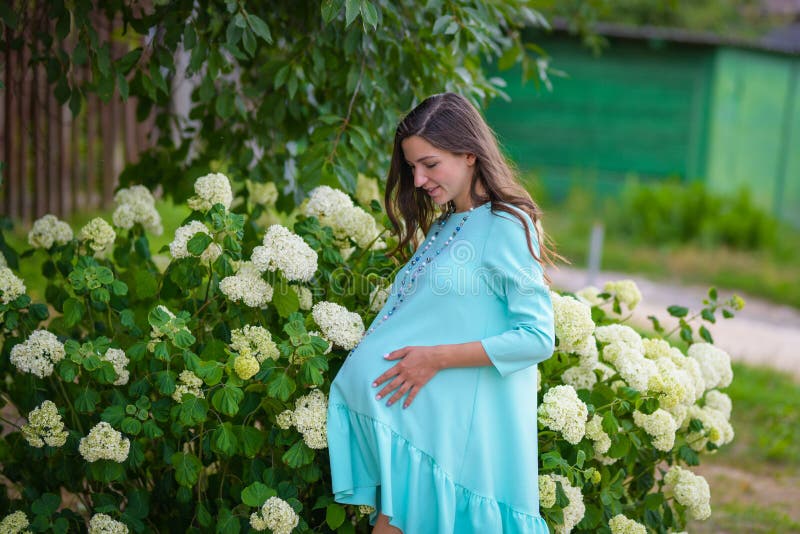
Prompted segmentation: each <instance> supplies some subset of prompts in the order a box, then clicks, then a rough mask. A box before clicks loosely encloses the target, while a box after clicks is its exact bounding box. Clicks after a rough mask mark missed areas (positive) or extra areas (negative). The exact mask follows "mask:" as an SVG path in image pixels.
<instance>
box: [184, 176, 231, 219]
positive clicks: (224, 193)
mask: <svg viewBox="0 0 800 534" xmlns="http://www.w3.org/2000/svg"><path fill="white" fill-rule="evenodd" d="M194 192H195V195H194V196H193V197H191V198H190V199H189V200H188V201H187V202H186V203H187V204H188V205H189V207H190V208H192V209H193V210H195V211H208V210H210V209H211V208H212V207H213V206H214V204H222V205H223V206H224V208H225V209H226V210H228V209H230V208H231V203H232V202H233V191H232V190H231V182H230V180H228V177H227V176H225V175H224V174H221V173H210V174H206V175H205V176H201V177H200V178H198V179H197V180H195V182H194Z"/></svg>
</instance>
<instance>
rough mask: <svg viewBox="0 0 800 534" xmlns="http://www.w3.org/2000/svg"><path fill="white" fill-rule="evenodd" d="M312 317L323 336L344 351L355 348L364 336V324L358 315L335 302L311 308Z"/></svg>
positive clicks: (319, 303) (321, 303)
mask: <svg viewBox="0 0 800 534" xmlns="http://www.w3.org/2000/svg"><path fill="white" fill-rule="evenodd" d="M311 316H312V317H313V318H314V322H315V323H317V325H319V327H320V329H321V330H322V333H323V335H324V336H325V338H326V339H329V340H330V341H332V342H333V343H334V344H336V345H338V346H340V347H342V348H343V349H347V350H350V349H352V348H353V347H355V346H356V345H357V344H358V342H359V341H360V340H361V338H362V337H363V336H364V322H363V321H362V319H361V316H360V315H358V314H357V313H354V312H350V311H348V310H347V308H345V307H344V306H342V305H340V304H336V303H334V302H328V301H322V302H317V303H316V304H314V307H313V308H311Z"/></svg>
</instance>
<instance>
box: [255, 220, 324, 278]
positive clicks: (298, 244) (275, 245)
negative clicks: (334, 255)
mask: <svg viewBox="0 0 800 534" xmlns="http://www.w3.org/2000/svg"><path fill="white" fill-rule="evenodd" d="M263 243H264V244H263V245H260V246H257V247H255V248H254V249H253V254H252V256H251V257H250V259H251V260H252V262H253V265H255V267H256V268H257V269H258V270H259V271H261V272H264V271H274V270H275V269H280V270H281V272H282V273H283V275H284V276H285V277H286V279H287V280H289V281H297V280H300V281H303V282H307V281H309V280H311V278H312V277H313V276H314V273H315V272H317V253H316V251H314V249H313V248H311V247H310V246H308V243H306V242H305V241H303V238H302V237H300V236H299V235H297V234H295V233H294V232H292V231H291V230H289V229H288V228H286V227H285V226H281V225H280V224H273V225H271V226H270V227H269V228H267V232H266V234H264V241H263Z"/></svg>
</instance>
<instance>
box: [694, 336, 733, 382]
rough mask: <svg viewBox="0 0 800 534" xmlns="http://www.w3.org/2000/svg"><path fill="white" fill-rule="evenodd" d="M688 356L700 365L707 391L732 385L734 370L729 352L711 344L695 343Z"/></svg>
mask: <svg viewBox="0 0 800 534" xmlns="http://www.w3.org/2000/svg"><path fill="white" fill-rule="evenodd" d="M687 355H688V356H689V357H690V358H692V359H693V360H696V361H697V363H698V364H699V365H700V371H701V373H702V375H703V380H704V381H705V386H706V390H709V389H714V388H724V387H728V386H730V385H731V381H732V380H733V370H732V369H731V357H730V356H728V353H727V352H725V351H724V350H722V349H720V348H717V347H715V346H714V345H711V344H710V343H695V344H694V345H692V346H691V347H689V351H688V352H687Z"/></svg>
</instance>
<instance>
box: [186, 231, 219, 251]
mask: <svg viewBox="0 0 800 534" xmlns="http://www.w3.org/2000/svg"><path fill="white" fill-rule="evenodd" d="M212 241H214V240H213V239H212V238H211V236H210V235H208V234H207V233H205V232H197V233H196V234H194V235H193V236H192V238H191V239H190V240H189V242H188V243H186V250H188V251H189V253H190V254H194V255H195V256H199V255H200V254H202V253H203V251H204V250H205V249H207V248H208V245H210V244H211V242H212Z"/></svg>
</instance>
